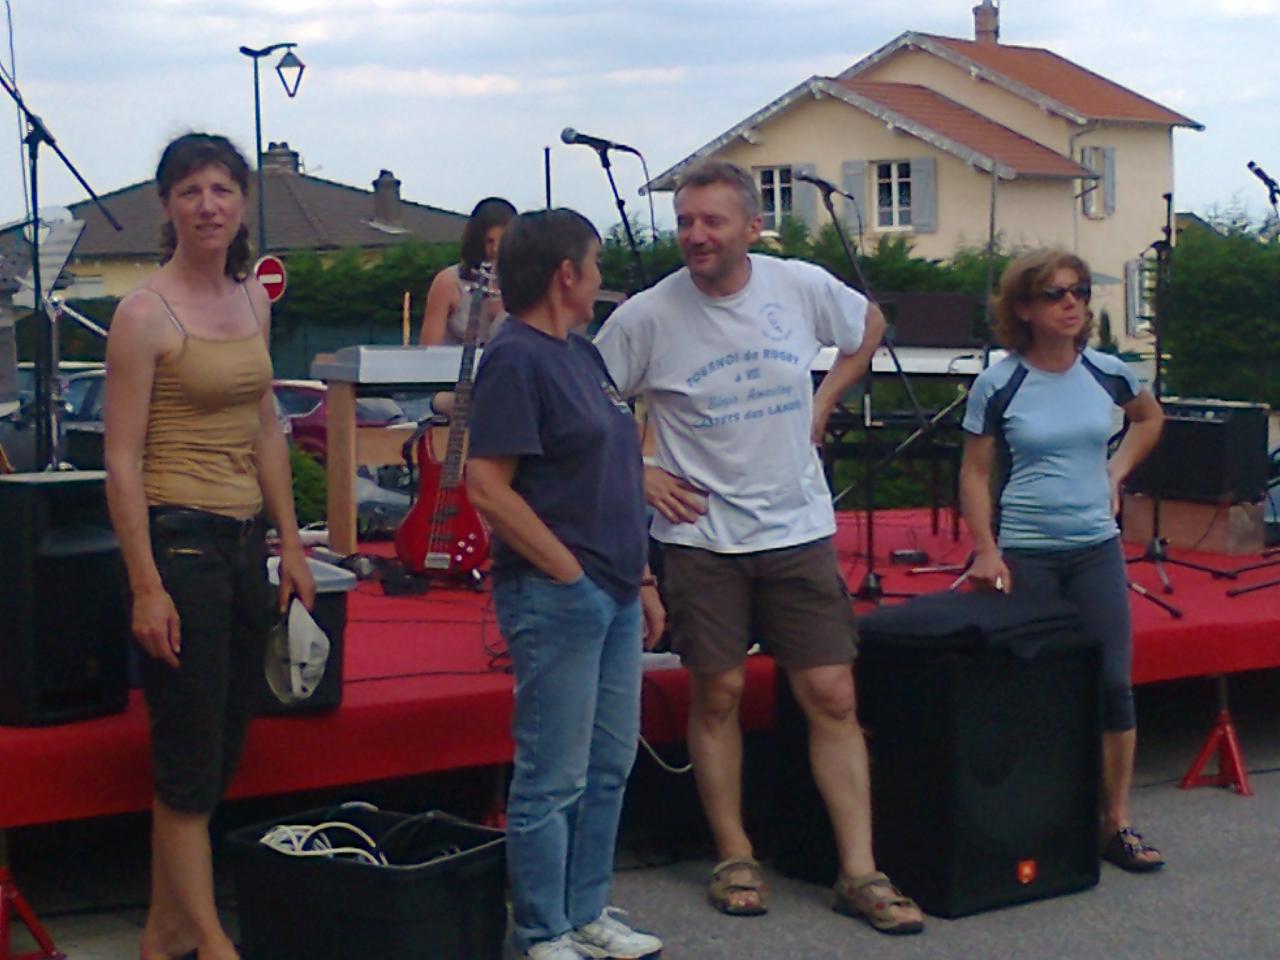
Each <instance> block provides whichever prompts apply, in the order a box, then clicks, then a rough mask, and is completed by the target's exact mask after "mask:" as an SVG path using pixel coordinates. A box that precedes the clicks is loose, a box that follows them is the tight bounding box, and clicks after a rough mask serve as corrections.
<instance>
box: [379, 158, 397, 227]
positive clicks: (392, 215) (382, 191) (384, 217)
mask: <svg viewBox="0 0 1280 960" xmlns="http://www.w3.org/2000/svg"><path fill="white" fill-rule="evenodd" d="M373 220H374V222H375V223H381V224H385V225H386V226H389V227H395V226H399V225H400V181H399V180H397V179H396V178H395V175H394V174H393V173H392V172H391V171H390V170H383V171H382V172H381V173H379V174H378V179H377V180H375V181H373Z"/></svg>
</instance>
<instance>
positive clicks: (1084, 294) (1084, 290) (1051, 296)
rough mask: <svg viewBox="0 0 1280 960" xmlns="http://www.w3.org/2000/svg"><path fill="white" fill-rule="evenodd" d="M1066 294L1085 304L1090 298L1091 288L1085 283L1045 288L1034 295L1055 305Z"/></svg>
mask: <svg viewBox="0 0 1280 960" xmlns="http://www.w3.org/2000/svg"><path fill="white" fill-rule="evenodd" d="M1068 293H1069V294H1071V295H1072V296H1073V297H1075V298H1076V299H1077V300H1080V301H1082V302H1085V301H1087V300H1088V299H1089V297H1090V296H1092V294H1093V288H1092V287H1091V286H1089V284H1087V283H1077V284H1076V285H1075V286H1073V287H1045V288H1044V289H1043V290H1041V291H1040V292H1039V293H1038V294H1036V296H1037V297H1039V298H1040V299H1041V300H1048V301H1049V302H1050V303H1057V302H1058V301H1060V300H1061V299H1062V298H1063V297H1065V296H1066V295H1067V294H1068Z"/></svg>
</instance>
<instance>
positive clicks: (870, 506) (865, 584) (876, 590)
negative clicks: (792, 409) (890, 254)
mask: <svg viewBox="0 0 1280 960" xmlns="http://www.w3.org/2000/svg"><path fill="white" fill-rule="evenodd" d="M807 182H809V183H811V184H813V186H814V187H815V188H816V189H817V190H818V192H819V193H821V194H822V204H823V206H825V207H826V208H827V213H828V215H830V217H831V224H832V226H833V227H835V231H836V236H837V237H839V239H840V246H841V247H842V248H843V249H844V254H845V256H846V257H847V258H848V260H849V265H850V266H851V267H852V268H853V276H854V278H855V283H854V288H855V289H856V290H858V292H859V293H861V294H862V295H863V296H865V297H866V298H867V299H868V300H871V288H870V285H869V284H868V283H867V278H866V277H865V276H863V274H862V268H861V267H860V266H859V265H858V256H857V253H856V252H855V251H854V249H853V244H851V243H850V242H849V237H848V235H847V234H846V233H845V231H844V227H843V225H842V224H841V223H840V218H839V217H837V216H836V210H835V205H834V204H833V203H832V201H831V194H832V193H835V192H836V190H835V188H834V187H833V186H831V184H829V183H825V182H823V183H815V182H814V181H813V180H809V181H807ZM851 199H852V198H851ZM853 202H854V210H855V211H857V201H853ZM861 217H862V214H861V212H858V218H859V220H861ZM884 346H885V348H886V349H887V350H888V351H889V356H890V357H891V358H892V359H893V366H894V369H895V370H896V371H897V373H898V377H899V378H900V379H901V380H902V386H903V388H904V389H905V390H906V394H907V399H908V400H909V401H910V402H911V407H912V411H913V413H914V414H915V417H916V420H917V422H918V423H919V424H920V429H919V431H917V433H916V434H913V436H918V435H921V434H928V433H929V432H930V431H931V430H932V424H931V423H930V422H929V419H928V417H926V416H925V412H924V410H923V409H921V407H920V402H919V401H918V400H917V399H916V395H915V391H914V390H912V388H911V381H910V380H909V379H908V378H907V374H906V371H905V370H903V369H902V361H901V360H899V358H898V352H897V351H896V350H895V349H894V347H893V337H892V336H891V335H890V333H889V331H888V328H887V327H886V329H885V335H884ZM873 358H874V354H873ZM873 376H874V375H873V373H872V368H871V364H870V363H868V364H867V373H866V386H865V387H864V388H863V392H862V425H863V433H864V435H865V441H866V468H865V482H866V490H865V491H864V497H865V499H864V504H863V509H864V511H865V515H866V525H867V550H866V564H867V572H866V575H865V576H864V577H863V579H862V583H861V584H860V585H859V586H858V589H857V590H855V591H854V592H853V596H854V598H855V599H857V600H864V601H867V602H869V603H879V602H880V601H881V600H882V599H884V598H885V597H891V598H899V597H914V596H916V594H914V593H905V592H893V591H888V590H885V589H884V585H883V583H882V581H881V578H880V574H878V573H877V572H876V552H875V482H876V457H875V450H874V449H873V447H872V443H871V427H872V426H873V423H872V418H871V387H872V381H873ZM905 447H906V444H903V445H902V446H900V447H899V448H898V450H895V451H894V452H893V453H891V454H889V456H888V457H886V458H885V459H884V460H883V461H881V465H887V464H888V463H889V461H891V460H892V459H893V457H894V456H895V455H896V454H897V452H898V451H900V450H902V449H905ZM848 492H849V491H848V489H846V490H844V491H842V492H841V493H840V494H839V495H838V496H836V498H835V502H837V503H839V501H840V499H841V498H842V497H843V496H844V495H845V494H846V493H848Z"/></svg>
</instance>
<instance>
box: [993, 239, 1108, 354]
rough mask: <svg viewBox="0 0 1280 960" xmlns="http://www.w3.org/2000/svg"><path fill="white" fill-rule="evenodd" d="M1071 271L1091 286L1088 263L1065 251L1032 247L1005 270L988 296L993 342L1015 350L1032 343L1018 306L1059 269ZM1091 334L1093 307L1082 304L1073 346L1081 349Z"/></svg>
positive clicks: (1023, 348) (1037, 290)
mask: <svg viewBox="0 0 1280 960" xmlns="http://www.w3.org/2000/svg"><path fill="white" fill-rule="evenodd" d="M1060 269H1062V270H1071V271H1074V273H1075V275H1076V277H1077V278H1078V279H1079V282H1080V283H1084V284H1088V285H1089V286H1092V285H1093V274H1092V273H1090V271H1089V265H1088V264H1087V263H1085V262H1084V261H1083V260H1081V259H1080V258H1079V257H1077V256H1076V255H1075V254H1074V253H1068V252H1067V251H1066V250H1058V249H1049V250H1033V251H1032V252H1031V253H1024V254H1023V255H1022V256H1020V257H1018V258H1017V259H1016V260H1014V261H1012V262H1011V263H1010V264H1009V265H1008V266H1007V267H1005V269H1004V273H1003V274H1002V275H1001V277H1000V289H999V290H998V291H997V292H996V295H995V296H994V297H992V298H991V312H992V315H993V320H992V323H991V329H992V332H993V333H994V334H995V339H996V342H997V343H999V344H1000V346H1002V347H1005V348H1006V349H1009V350H1013V351H1014V352H1016V353H1022V352H1024V351H1025V350H1026V349H1027V348H1028V347H1030V346H1031V327H1030V325H1029V324H1027V322H1026V321H1024V320H1023V319H1022V318H1021V317H1019V316H1018V307H1020V306H1024V305H1026V304H1029V303H1031V302H1032V301H1033V300H1035V298H1036V297H1037V296H1038V295H1039V294H1040V292H1041V291H1042V290H1043V289H1044V287H1045V284H1047V283H1048V282H1049V279H1050V278H1051V277H1052V276H1053V275H1054V273H1056V272H1057V271H1058V270H1060ZM1091 336H1093V310H1092V309H1091V308H1090V307H1089V306H1088V305H1086V306H1085V323H1084V327H1083V328H1081V330H1080V332H1079V333H1078V334H1077V335H1076V349H1077V350H1083V349H1084V347H1085V345H1086V344H1087V343H1088V342H1089V338H1090V337H1091Z"/></svg>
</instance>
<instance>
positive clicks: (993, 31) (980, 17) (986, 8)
mask: <svg viewBox="0 0 1280 960" xmlns="http://www.w3.org/2000/svg"><path fill="white" fill-rule="evenodd" d="M973 39H974V40H976V41H977V42H978V43H985V44H996V43H999V42H1000V8H999V7H998V6H996V5H995V3H994V2H993V0H982V3H981V4H979V5H978V6H976V7H974V8H973Z"/></svg>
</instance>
